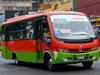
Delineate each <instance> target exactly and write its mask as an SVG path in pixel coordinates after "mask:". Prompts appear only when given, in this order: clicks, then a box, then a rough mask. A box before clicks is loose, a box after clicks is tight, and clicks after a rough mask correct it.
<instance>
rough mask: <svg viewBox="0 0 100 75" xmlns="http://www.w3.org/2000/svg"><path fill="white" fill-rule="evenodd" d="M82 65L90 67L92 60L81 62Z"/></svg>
mask: <svg viewBox="0 0 100 75" xmlns="http://www.w3.org/2000/svg"><path fill="white" fill-rule="evenodd" d="M82 65H83V66H84V68H91V66H92V65H93V61H87V62H82Z"/></svg>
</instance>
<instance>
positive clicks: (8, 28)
mask: <svg viewBox="0 0 100 75" xmlns="http://www.w3.org/2000/svg"><path fill="white" fill-rule="evenodd" d="M9 30H10V27H8V26H7V27H5V35H6V37H5V41H6V50H5V54H6V58H9V51H8V46H9V36H10V35H9Z"/></svg>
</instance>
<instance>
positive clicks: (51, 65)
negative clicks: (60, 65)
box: [47, 59, 55, 71]
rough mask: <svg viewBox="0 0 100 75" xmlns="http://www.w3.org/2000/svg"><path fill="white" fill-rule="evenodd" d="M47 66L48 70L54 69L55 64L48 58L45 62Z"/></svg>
mask: <svg viewBox="0 0 100 75" xmlns="http://www.w3.org/2000/svg"><path fill="white" fill-rule="evenodd" d="M47 67H48V69H49V70H50V71H54V70H55V65H54V64H52V59H49V60H48V63H47Z"/></svg>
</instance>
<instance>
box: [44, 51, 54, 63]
mask: <svg viewBox="0 0 100 75" xmlns="http://www.w3.org/2000/svg"><path fill="white" fill-rule="evenodd" d="M49 59H52V56H51V54H50V53H49V52H45V53H44V56H43V60H44V63H45V64H46V63H47V62H48V60H49Z"/></svg>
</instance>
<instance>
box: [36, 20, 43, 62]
mask: <svg viewBox="0 0 100 75" xmlns="http://www.w3.org/2000/svg"><path fill="white" fill-rule="evenodd" d="M42 32H43V26H42V24H41V22H38V25H37V39H38V40H37V49H38V60H39V61H41V59H42V36H43V34H42Z"/></svg>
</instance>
